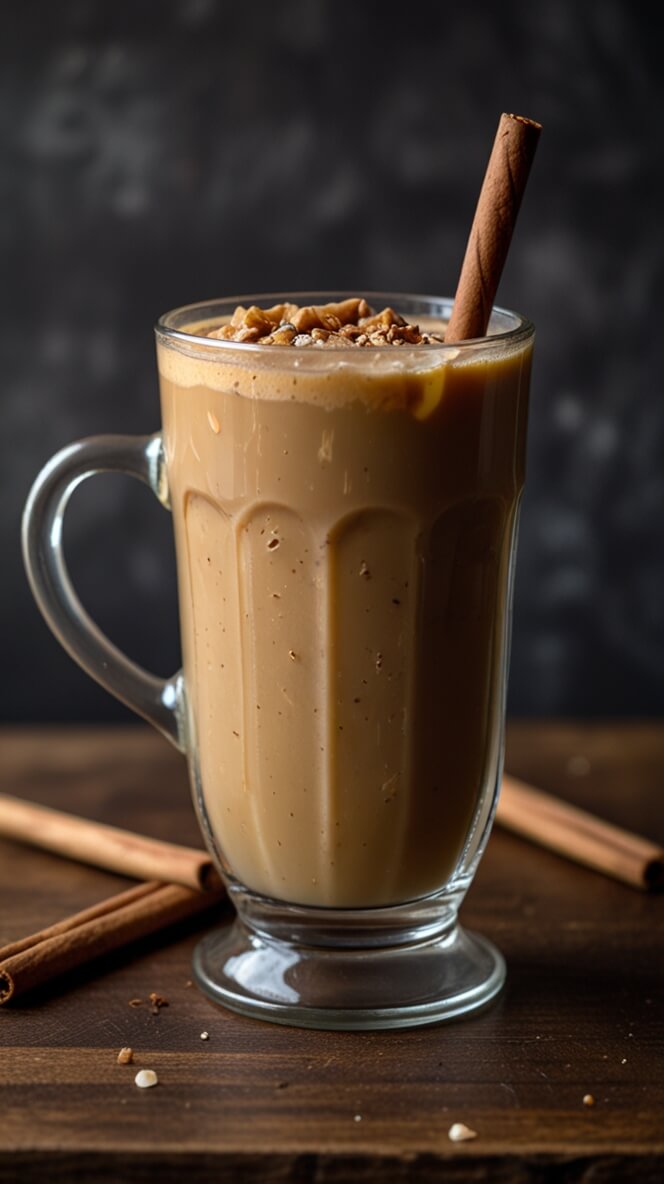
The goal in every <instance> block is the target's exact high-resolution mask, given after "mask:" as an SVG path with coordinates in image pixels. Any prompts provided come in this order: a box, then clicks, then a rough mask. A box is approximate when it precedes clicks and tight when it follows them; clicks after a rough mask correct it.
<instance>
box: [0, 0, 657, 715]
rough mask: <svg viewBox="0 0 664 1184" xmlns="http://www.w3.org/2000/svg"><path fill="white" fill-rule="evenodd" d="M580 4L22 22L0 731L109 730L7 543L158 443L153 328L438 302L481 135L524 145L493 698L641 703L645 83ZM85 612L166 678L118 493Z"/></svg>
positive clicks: (12, 149) (653, 528) (45, 11)
mask: <svg viewBox="0 0 664 1184" xmlns="http://www.w3.org/2000/svg"><path fill="white" fill-rule="evenodd" d="M649 11H652V9H651V8H650V7H649V6H646V5H643V6H641V5H639V4H638V3H637V4H635V3H629V4H627V3H618V2H616V0H603V3H601V4H599V3H597V4H581V3H578V2H572V0H552V2H546V0H544V2H543V3H541V4H540V3H534V2H533V0H523V2H521V0H501V3H500V4H497V3H486V4H482V3H473V2H472V0H471V2H469V3H467V4H465V5H444V4H441V3H435V4H433V3H427V2H425V3H421V4H419V5H411V6H407V5H404V4H398V5H397V4H392V3H387V2H383V3H380V4H378V3H374V2H373V0H369V2H363V0H356V2H355V3H346V4H340V3H336V4H333V3H331V2H329V0H281V2H280V3H278V4H267V3H254V4H248V3H245V4H242V3H240V2H239V0H235V2H234V3H225V2H223V0H143V2H137V0H134V3H132V4H131V5H129V4H116V5H110V4H107V3H103V0H60V2H59V3H57V4H53V3H45V2H44V3H39V2H37V0H23V2H22V3H21V4H15V5H12V6H11V7H10V6H7V7H6V8H5V9H4V10H3V14H2V26H3V27H2V38H1V41H0V61H1V72H0V137H1V152H2V159H1V161H0V165H1V167H0V192H1V202H2V204H1V212H2V217H1V219H0V249H1V268H2V284H1V285H0V289H1V291H2V315H1V317H0V362H1V365H0V379H1V382H2V400H3V402H2V407H3V414H2V421H1V422H2V431H1V432H0V448H1V449H2V455H1V457H0V479H1V481H2V498H1V499H0V531H1V538H0V554H1V555H2V577H1V578H2V650H3V655H2V656H3V662H2V674H3V678H2V691H1V694H2V697H3V703H2V715H3V716H4V718H7V719H13V720H20V719H39V720H48V719H53V720H56V719H57V720H60V719H68V718H69V719H79V718H80V719H106V718H118V717H119V716H121V715H122V714H124V709H123V708H121V707H120V706H119V705H117V704H115V703H114V702H113V701H112V700H111V699H110V698H109V697H108V696H107V695H105V694H104V693H103V692H102V691H101V690H99V688H97V687H96V686H94V685H93V684H92V683H91V682H90V681H89V680H88V679H87V678H86V677H85V676H84V675H83V674H82V673H81V672H80V671H78V669H77V668H76V667H75V666H74V665H73V664H72V663H71V662H70V660H69V659H68V658H67V657H66V656H65V655H64V654H63V653H62V652H61V651H60V650H59V648H58V646H57V644H56V642H55V641H54V640H53V639H52V638H51V637H50V635H49V634H48V632H47V630H46V627H45V625H44V624H43V623H42V621H41V618H40V617H39V615H38V613H37V611H36V609H35V608H34V607H33V605H32V604H31V602H30V599H29V595H28V592H27V587H26V583H25V579H24V576H23V572H22V568H21V566H20V559H19V551H18V521H19V515H20V511H21V507H22V504H23V501H24V499H25V496H26V494H27V490H28V487H29V484H30V481H31V479H32V477H33V476H34V475H35V474H36V472H37V470H38V468H39V467H40V466H41V464H42V463H43V462H44V461H45V460H46V458H47V457H48V456H49V455H50V453H52V452H53V451H54V450H55V449H56V448H58V447H60V446H61V445H63V444H65V443H67V442H68V441H70V440H71V439H74V438H76V437H78V436H82V435H86V434H91V433H96V432H108V431H128V432H145V431H151V430H153V429H154V428H155V427H156V426H157V424H158V409H157V391H156V382H155V377H154V362H153V346H152V340H151V325H152V322H153V319H154V317H155V315H156V314H157V313H159V312H161V311H164V310H165V309H166V308H169V307H172V306H174V305H177V304H182V303H186V302H188V301H192V300H196V299H202V298H206V297H212V296H217V295H227V294H231V293H234V292H252V291H261V290H270V289H274V288H282V289H287V288H292V289H295V288H315V287H319V288H320V287H328V288H341V289H343V288H345V289H347V290H348V291H349V292H355V291H360V290H361V289H362V288H379V287H381V286H382V287H385V288H391V289H401V290H404V291H409V290H412V291H421V292H433V293H439V294H440V293H448V292H451V291H452V290H453V287H454V283H455V280H456V275H457V271H458V267H459V263H460V259H461V255H462V252H463V245H464V240H465V237H466V234H467V230H468V226H469V223H470V219H471V216H472V212H473V207H474V202H475V198H476V195H477V191H478V187H479V183H480V179H481V176H482V172H483V169H484V165H485V162H486V158H487V155H488V151H489V147H490V144H491V141H492V139H493V134H494V130H495V126H496V122H497V118H498V115H499V113H500V111H501V110H508V111H510V110H511V111H518V112H521V113H522V114H526V115H529V116H532V117H534V118H537V119H540V120H541V121H542V122H543V123H544V126H545V130H544V134H543V138H542V142H541V145H540V150H539V154H538V159H537V162H536V166H535V170H534V174H533V177H532V181H531V185H530V188H529V192H528V195H527V199H526V203H525V206H524V209H523V212H522V217H521V221H520V224H519V227H518V231H517V236H516V239H515V242H514V244H513V250H512V256H511V259H510V262H509V264H508V268H507V271H506V274H505V277H504V281H503V284H502V286H501V290H500V294H499V295H500V299H501V302H502V303H504V304H507V305H511V306H513V307H516V308H518V309H520V310H522V311H524V312H526V313H527V314H528V315H529V316H530V317H531V318H532V319H533V320H534V321H535V322H536V323H537V325H538V330H539V332H538V342H537V361H536V369H535V375H534V389H533V401H532V413H531V429H530V454H529V477H528V489H527V495H526V498H525V504H524V508H523V518H522V531H521V548H520V559H519V568H518V579H517V595H516V617H515V630H514V646H513V662H512V682H511V698H510V704H511V708H512V710H513V711H514V712H517V713H520V714H546V713H554V714H564V715H587V714H606V713H616V714H618V713H630V712H632V713H635V714H636V713H638V714H645V713H649V714H656V713H659V712H661V711H662V708H664V560H663V557H662V519H663V516H664V473H663V466H662V462H663V460H664V398H663V392H662V389H661V388H662V378H661V371H662V359H661V350H660V340H661V303H660V300H659V293H660V292H661V290H662V280H663V277H662V255H661V251H660V225H661V218H662V214H661V208H662V149H661V142H662V137H661V130H660V129H659V128H658V120H661V116H662V114H663V111H662V84H661V78H662V71H661V55H660V49H659V38H658V36H657V30H656V29H655V28H654V27H653V25H652V23H650V18H649V16H648V13H649ZM66 541H67V546H68V555H69V557H70V563H71V568H72V571H73V573H74V576H75V578H76V582H77V584H78V586H79V590H80V592H81V594H82V597H83V599H84V601H85V603H86V604H87V605H88V606H89V607H90V608H91V609H92V610H93V611H94V614H95V616H96V617H97V619H98V620H99V622H100V623H101V624H102V626H103V627H104V628H105V629H106V630H107V631H108V632H109V633H110V635H111V636H112V637H113V638H114V639H115V640H116V641H117V642H118V643H119V644H121V645H122V646H123V647H125V648H126V649H127V650H128V651H130V652H131V653H132V655H133V656H135V657H136V658H137V659H139V660H141V661H142V662H144V663H145V664H147V665H148V666H150V667H151V668H153V669H155V670H156V671H158V672H159V673H164V674H167V673H170V672H171V670H172V669H173V668H174V667H175V665H176V664H177V655H178V642H177V617H176V604H175V584H174V576H173V558H172V547H171V542H170V524H169V521H168V518H167V515H166V514H164V512H163V511H162V510H160V508H159V506H158V505H157V504H156V503H155V502H154V501H153V499H152V498H151V495H150V494H149V493H148V492H147V491H144V490H142V489H140V488H137V487H136V486H135V484H134V483H132V482H129V481H125V480H123V479H121V478H99V479H98V480H97V481H96V482H93V483H91V484H88V485H86V486H85V487H84V489H83V490H82V491H81V492H79V493H77V495H76V496H75V498H74V502H73V504H72V510H71V512H70V518H69V520H68V529H67V531H66Z"/></svg>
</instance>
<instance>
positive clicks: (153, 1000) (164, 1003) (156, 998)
mask: <svg viewBox="0 0 664 1184" xmlns="http://www.w3.org/2000/svg"><path fill="white" fill-rule="evenodd" d="M149 998H150V1012H151V1014H152V1015H159V1012H160V1011H161V1009H162V1007H168V999H166V997H165V996H164V995H158V994H157V992H156V991H150V996H149Z"/></svg>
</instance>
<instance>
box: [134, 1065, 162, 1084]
mask: <svg viewBox="0 0 664 1184" xmlns="http://www.w3.org/2000/svg"><path fill="white" fill-rule="evenodd" d="M158 1081H159V1078H158V1077H157V1074H156V1073H155V1071H154V1069H139V1071H138V1073H137V1074H136V1076H135V1078H134V1082H135V1084H136V1085H137V1086H138V1088H139V1089H150V1086H152V1085H157V1082H158Z"/></svg>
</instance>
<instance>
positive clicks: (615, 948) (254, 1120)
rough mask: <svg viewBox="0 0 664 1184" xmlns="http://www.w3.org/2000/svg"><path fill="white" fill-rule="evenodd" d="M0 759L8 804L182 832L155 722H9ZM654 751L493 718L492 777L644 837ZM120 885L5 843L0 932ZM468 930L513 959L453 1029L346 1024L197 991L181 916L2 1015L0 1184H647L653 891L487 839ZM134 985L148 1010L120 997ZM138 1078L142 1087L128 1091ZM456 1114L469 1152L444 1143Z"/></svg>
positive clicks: (657, 1138)
mask: <svg viewBox="0 0 664 1184" xmlns="http://www.w3.org/2000/svg"><path fill="white" fill-rule="evenodd" d="M0 753H1V758H0V789H2V790H4V791H5V792H11V793H15V794H18V795H21V796H24V797H27V798H31V799H34V800H37V801H41V802H44V803H48V804H51V805H55V806H59V807H62V808H64V809H69V810H73V811H76V812H78V813H80V814H85V815H87V816H89V817H91V818H95V819H100V820H105V821H109V822H113V823H117V824H124V825H126V826H129V827H131V828H133V829H135V830H142V831H144V832H146V833H150V834H154V835H157V836H160V837H164V838H169V839H176V840H178V841H181V842H189V843H192V844H195V843H197V830H196V823H195V821H194V816H193V811H192V808H191V805H190V803H189V799H188V790H187V782H186V772H185V766H184V763H183V762H182V760H181V758H180V757H178V755H177V754H176V753H175V752H174V751H173V750H172V749H171V748H169V746H168V745H167V744H166V743H165V742H164V741H163V740H161V739H160V738H159V737H158V736H157V735H156V734H155V733H152V732H150V731H147V730H145V729H143V728H140V727H137V728H132V729H121V730H119V729H113V730H112V729H107V730H100V729H97V730H81V729H79V730H65V729H40V730H11V731H4V732H0ZM663 763H664V729H663V728H662V727H660V726H655V725H647V724H631V725H618V724H615V723H611V724H607V725H606V726H601V725H592V726H567V725H560V724H515V725H513V726H512V727H511V728H510V730H509V736H508V760H507V767H508V768H509V770H510V771H511V772H513V773H514V774H516V775H518V776H521V777H523V778H525V779H529V780H531V781H532V782H534V783H536V784H539V785H540V786H542V787H543V788H546V789H550V790H555V791H558V792H560V794H561V795H564V796H565V797H567V798H569V799H570V800H573V801H575V802H578V803H581V804H583V805H586V806H589V807H590V808H593V809H595V810H596V811H597V812H601V813H603V814H604V816H605V817H607V818H610V819H613V820H615V821H619V822H622V823H624V824H630V825H631V826H632V828H633V829H636V830H641V831H642V832H643V833H645V834H649V835H651V836H653V837H657V838H658V840H662V841H664V811H663V810H662V767H663ZM126 883H127V882H126V881H123V880H121V879H119V878H118V877H115V876H112V875H108V874H105V873H103V872H98V871H96V870H93V869H90V868H86V867H82V866H77V865H75V864H71V863H69V862H67V861H66V860H63V859H59V858H58V857H56V856H52V855H47V854H41V853H37V852H36V851H32V850H29V849H28V848H21V847H19V846H17V845H13V844H11V843H9V842H0V944H2V943H4V942H7V941H9V940H12V939H14V938H17V937H20V936H24V935H25V934H27V933H30V932H32V931H34V930H36V929H38V928H41V927H43V926H44V925H46V924H49V923H51V922H53V921H55V920H57V919H58V918H60V917H61V916H64V915H66V914H68V913H71V912H73V911H75V910H77V909H80V908H83V907H85V906H86V905H89V904H92V903H93V902H95V901H96V900H98V899H100V898H101V897H103V896H105V895H109V894H111V893H112V892H114V891H119V890H120V888H121V887H123V886H124V885H125V884H126ZM462 916H463V919H464V921H465V922H466V923H467V924H468V925H469V926H471V927H473V928H476V929H477V930H479V931H480V932H481V933H484V934H486V935H487V936H488V937H490V938H491V939H492V940H493V941H494V942H496V943H497V945H498V946H499V947H500V948H501V949H502V951H503V953H504V954H505V956H506V959H507V965H508V982H507V987H506V989H505V991H504V993H503V995H502V996H501V998H500V999H499V1000H498V1002H497V1003H495V1004H494V1005H493V1006H492V1007H491V1008H490V1009H489V1010H487V1011H486V1012H485V1013H484V1014H482V1015H480V1016H478V1017H476V1018H474V1019H471V1020H467V1021H463V1022H457V1023H453V1024H448V1025H440V1026H437V1027H431V1028H420V1029H411V1030H407V1031H403V1032H377V1033H367V1034H357V1033H348V1032H312V1031H304V1030H298V1029H295V1028H286V1027H277V1026H272V1025H270V1024H264V1023H261V1022H259V1021H256V1020H250V1019H244V1018H242V1017H240V1016H236V1015H233V1014H232V1013H231V1012H228V1011H225V1010H223V1009H222V1008H219V1007H215V1006H214V1005H213V1004H212V1003H210V1002H208V1001H207V1000H206V999H205V998H203V996H202V995H200V994H199V992H198V991H197V989H196V988H195V987H192V986H191V983H190V978H191V975H190V960H191V954H192V949H193V947H194V944H195V942H196V940H197V935H198V932H200V928H201V923H200V922H198V926H197V927H196V926H195V925H194V926H193V927H192V926H191V925H190V926H189V927H188V928H187V929H186V930H185V931H180V933H179V935H178V936H177V937H176V938H175V939H174V940H171V941H165V940H163V939H162V940H154V941H150V942H143V943H142V944H141V947H140V949H138V950H133V951H132V952H131V953H130V952H129V951H127V952H126V953H123V954H122V956H121V957H118V956H114V957H111V958H110V959H108V960H107V961H106V962H105V963H104V964H103V966H97V967H96V968H95V969H94V970H93V969H92V968H88V969H86V971H85V972H84V973H80V972H79V973H78V974H76V975H73V976H72V977H71V978H70V979H69V980H68V981H66V982H65V981H62V982H61V983H59V984H58V986H57V988H56V987H54V986H53V987H51V989H50V990H48V991H42V992H41V993H40V994H38V995H35V996H33V997H32V998H30V999H29V1001H28V1002H25V1003H24V1004H23V1005H22V1006H14V1007H7V1008H5V1009H3V1010H2V1011H0V1181H1V1182H2V1184H7V1182H9V1181H12V1182H14V1181H16V1180H19V1179H20V1180H21V1181H22V1182H24V1184H28V1182H32V1181H35V1180H43V1179H48V1180H49V1181H63V1182H64V1181H67V1182H68V1184H69V1182H72V1184H81V1182H84V1181H92V1180H94V1181H99V1182H103V1181H123V1182H124V1184H131V1182H133V1181H146V1180H152V1179H155V1180H159V1181H160V1182H166V1184H170V1182H175V1181H178V1182H182V1184H184V1182H186V1184H199V1182H201V1181H208V1180H209V1181H212V1180H214V1181H215V1182H226V1181H229V1182H231V1181H232V1182H233V1184H236V1182H239V1184H242V1182H244V1181H251V1182H254V1181H256V1182H258V1181H261V1182H268V1184H269V1182H272V1181H275V1182H276V1181H279V1182H281V1181H291V1180H293V1181H298V1182H301V1184H304V1182H312V1184H313V1182H314V1181H315V1184H332V1182H334V1184H346V1182H350V1181H370V1180H371V1181H378V1180H380V1181H384V1182H387V1184H389V1182H391V1181H409V1182H410V1181H413V1182H419V1181H427V1182H432V1181H439V1180H445V1181H447V1180H451V1181H454V1182H455V1184H462V1182H464V1181H471V1180H472V1181H477V1180H490V1181H498V1182H503V1181H510V1182H511V1181H516V1182H517V1184H524V1182H526V1181H538V1182H544V1181H563V1180H564V1181H567V1180H570V1181H577V1182H578V1181H583V1182H584V1184H589V1182H590V1181H591V1180H592V1182H593V1184H600V1182H601V1184H605V1182H606V1181H609V1180H620V1181H629V1182H632V1181H636V1182H640V1181H648V1182H649V1184H654V1182H655V1181H657V1182H658V1184H660V1182H661V1181H662V1179H664V1057H663V1053H664V1023H663V1018H664V1017H663V991H662V982H663V979H662V970H663V968H664V897H662V896H646V895H642V894H640V893H639V892H636V891H634V890H632V889H630V888H627V887H622V886H621V885H619V884H617V883H614V882H612V881H609V880H607V879H605V878H603V877H602V876H600V875H597V874H595V873H593V872H590V871H585V870H584V869H582V868H578V867H575V866H573V865H572V864H568V863H567V862H566V861H564V860H562V859H560V858H558V857H557V856H554V855H552V854H548V853H546V852H544V851H541V850H538V849H537V848H535V847H533V846H531V845H529V844H528V843H526V842H525V841H523V840H521V839H518V838H516V837H513V836H511V835H508V834H506V833H505V832H503V831H500V830H498V829H496V830H495V832H494V834H493V836H492V839H491V841H490V843H489V847H488V849H487V853H486V855H485V857H484V860H483V862H482V865H481V867H480V870H479V873H478V875H477V878H476V881H475V883H474V885H473V887H472V889H471V892H470V893H469V896H468V899H467V901H466V903H465V905H464V908H463V913H462ZM197 930H198V932H197ZM151 991H156V992H158V993H160V994H161V995H163V996H165V997H166V998H167V999H168V1000H169V1006H168V1007H165V1008H163V1009H162V1010H161V1011H160V1012H159V1014H158V1015H152V1014H151V1013H150V1010H149V1008H148V1007H146V1006H141V1007H130V1006H129V1000H130V999H134V998H143V999H145V998H146V997H147V996H148V994H149V993H150V992H151ZM203 1031H207V1032H209V1040H207V1041H206V1042H202V1041H201V1038H200V1034H201V1032H203ZM123 1045H131V1046H132V1047H133V1048H134V1050H135V1054H136V1064H135V1067H134V1066H131V1067H123V1066H120V1065H118V1064H117V1063H116V1058H117V1053H118V1050H119V1049H120V1047H121V1046H123ZM140 1067H147V1068H154V1069H156V1070H157V1072H158V1075H159V1085H158V1086H157V1088H156V1089H152V1090H146V1091H141V1090H138V1089H137V1088H136V1086H135V1085H134V1075H135V1072H136V1069H137V1068H140ZM588 1093H590V1094H592V1095H593V1097H594V1098H595V1105H594V1106H592V1107H589V1106H586V1105H584V1104H583V1097H584V1094H588ZM358 1116H359V1117H358ZM453 1122H464V1123H466V1124H467V1125H468V1126H470V1127H472V1128H473V1130H475V1131H477V1135H478V1137H477V1139H475V1140H474V1141H473V1142H468V1143H461V1144H454V1143H452V1142H450V1140H449V1139H448V1135H447V1132H448V1129H449V1127H450V1126H451V1124H452V1123H453Z"/></svg>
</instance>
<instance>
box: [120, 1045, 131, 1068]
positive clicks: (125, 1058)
mask: <svg viewBox="0 0 664 1184" xmlns="http://www.w3.org/2000/svg"><path fill="white" fill-rule="evenodd" d="M133 1059H134V1050H133V1048H121V1049H120V1051H119V1053H118V1065H131V1062H132V1061H133Z"/></svg>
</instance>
